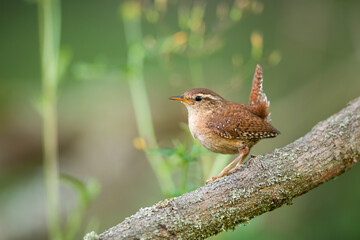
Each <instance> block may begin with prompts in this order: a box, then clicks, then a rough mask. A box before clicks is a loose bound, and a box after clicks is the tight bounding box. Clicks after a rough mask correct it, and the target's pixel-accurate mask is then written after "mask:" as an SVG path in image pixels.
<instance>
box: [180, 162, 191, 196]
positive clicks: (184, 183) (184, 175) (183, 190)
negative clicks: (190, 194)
mask: <svg viewBox="0 0 360 240" xmlns="http://www.w3.org/2000/svg"><path fill="white" fill-rule="evenodd" d="M188 173H189V163H188V162H185V164H184V166H183V168H182V173H181V185H180V190H181V191H180V193H181V194H184V193H186V192H187V189H186V186H187V179H188Z"/></svg>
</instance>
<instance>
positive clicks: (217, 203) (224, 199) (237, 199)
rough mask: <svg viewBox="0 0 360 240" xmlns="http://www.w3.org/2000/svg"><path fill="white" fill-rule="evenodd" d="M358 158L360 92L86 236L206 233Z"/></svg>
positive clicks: (242, 219)
mask: <svg viewBox="0 0 360 240" xmlns="http://www.w3.org/2000/svg"><path fill="white" fill-rule="evenodd" d="M359 159H360V98H357V99H356V100H354V101H352V102H351V103H349V104H348V106H347V107H346V108H344V109H343V110H341V111H340V112H339V113H337V114H335V115H333V116H331V117H330V118H328V119H327V120H326V121H323V122H320V123H318V124H317V125H316V126H315V127H314V128H313V129H312V130H311V131H310V132H309V133H308V134H306V135H305V136H304V137H302V138H300V139H298V140H296V141H295V142H293V143H291V144H289V145H287V146H285V147H283V148H281V149H275V151H273V152H272V153H270V154H266V155H261V156H256V157H254V156H253V157H251V158H250V159H249V161H247V162H246V163H245V167H244V168H243V169H241V170H239V171H237V172H235V173H233V174H231V175H229V176H225V177H223V178H220V179H218V180H216V181H214V182H212V183H210V184H208V185H206V186H203V187H201V188H199V189H197V190H195V191H193V192H190V193H186V194H184V195H182V196H180V197H176V198H170V199H166V200H163V201H160V202H159V203H157V204H155V205H153V206H151V207H147V208H142V209H140V210H139V211H138V212H137V213H136V214H135V215H133V216H131V217H128V218H126V219H125V220H124V221H123V222H122V223H120V224H118V225H117V226H114V227H112V228H110V229H109V230H107V231H105V232H104V233H102V234H100V235H99V236H97V235H96V234H95V233H92V235H91V234H88V235H87V236H86V237H85V239H92V237H94V238H95V239H96V238H98V239H104V240H105V239H106V240H109V239H178V238H181V239H202V238H206V237H209V236H211V235H215V234H217V233H219V232H221V231H225V230H227V229H233V228H235V227H236V226H237V225H239V224H240V223H246V222H247V221H249V220H250V219H252V218H254V217H256V216H258V215H260V214H263V213H265V212H268V211H271V210H274V209H276V208H278V207H280V206H282V205H283V204H285V203H290V202H291V201H292V199H293V198H295V197H297V196H300V195H302V194H304V193H306V192H308V191H309V190H311V189H313V188H315V187H317V186H319V185H320V184H322V183H324V182H326V181H328V180H330V179H332V178H334V177H336V176H338V175H340V174H342V173H344V172H345V171H347V170H349V169H350V168H351V167H352V166H353V165H354V164H355V163H356V162H357V160H359Z"/></svg>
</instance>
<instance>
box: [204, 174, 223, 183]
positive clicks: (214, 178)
mask: <svg viewBox="0 0 360 240" xmlns="http://www.w3.org/2000/svg"><path fill="white" fill-rule="evenodd" d="M223 176H224V175H223ZM221 177H222V176H219V175H218V176H213V177H211V178H210V179H208V180H206V184H208V183H209V182H212V181H215V180H216V179H218V178H221Z"/></svg>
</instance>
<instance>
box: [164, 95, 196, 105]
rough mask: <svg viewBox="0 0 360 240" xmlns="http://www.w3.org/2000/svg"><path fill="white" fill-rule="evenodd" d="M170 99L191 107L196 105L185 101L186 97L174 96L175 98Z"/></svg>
mask: <svg viewBox="0 0 360 240" xmlns="http://www.w3.org/2000/svg"><path fill="white" fill-rule="evenodd" d="M169 99H170V100H176V101H180V102H184V103H187V104H190V105H194V103H193V102H192V101H190V100H188V99H185V98H184V96H173V97H170V98H169Z"/></svg>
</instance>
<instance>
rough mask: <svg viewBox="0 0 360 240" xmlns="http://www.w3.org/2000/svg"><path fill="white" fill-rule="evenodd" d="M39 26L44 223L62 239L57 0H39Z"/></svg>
mask: <svg viewBox="0 0 360 240" xmlns="http://www.w3.org/2000/svg"><path fill="white" fill-rule="evenodd" d="M39 28H40V49H41V70H42V71H41V75H42V118H43V151H44V153H43V154H44V156H43V157H44V160H43V161H44V177H45V185H46V212H47V224H48V232H49V238H50V239H61V229H60V217H59V169H58V142H57V107H56V88H57V66H58V54H59V41H60V2H59V1H58V0H39Z"/></svg>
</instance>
